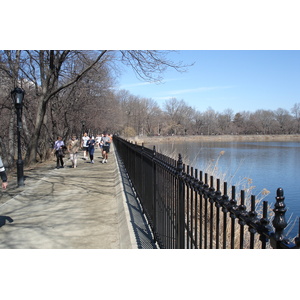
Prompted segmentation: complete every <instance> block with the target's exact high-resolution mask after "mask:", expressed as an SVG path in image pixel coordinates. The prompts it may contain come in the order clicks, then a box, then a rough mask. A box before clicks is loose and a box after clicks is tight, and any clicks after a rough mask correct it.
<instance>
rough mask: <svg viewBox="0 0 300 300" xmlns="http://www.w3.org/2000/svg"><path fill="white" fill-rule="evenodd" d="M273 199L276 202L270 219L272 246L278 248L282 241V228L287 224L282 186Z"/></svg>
mask: <svg viewBox="0 0 300 300" xmlns="http://www.w3.org/2000/svg"><path fill="white" fill-rule="evenodd" d="M275 199H276V203H275V205H274V206H275V208H274V209H273V211H274V213H275V216H274V219H273V221H272V224H273V226H274V228H275V235H274V238H275V241H276V243H275V244H273V245H272V247H273V248H276V249H278V248H281V247H280V244H281V242H283V241H284V237H283V231H284V228H285V227H286V226H287V222H286V220H285V213H286V209H285V204H284V199H285V197H284V196H283V189H282V188H278V189H277V196H276V197H275Z"/></svg>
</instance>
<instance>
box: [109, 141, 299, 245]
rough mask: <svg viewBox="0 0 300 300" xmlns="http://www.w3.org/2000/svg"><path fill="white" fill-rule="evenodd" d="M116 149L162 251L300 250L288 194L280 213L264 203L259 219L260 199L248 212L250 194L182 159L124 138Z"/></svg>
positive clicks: (280, 201)
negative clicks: (288, 216) (290, 230)
mask: <svg viewBox="0 0 300 300" xmlns="http://www.w3.org/2000/svg"><path fill="white" fill-rule="evenodd" d="M114 144H115V146H116V149H117V153H118V155H119V156H120V158H121V159H122V161H123V163H124V165H125V168H126V170H127V172H128V176H129V178H130V181H131V183H132V186H133V188H134V190H135V192H136V196H137V198H138V199H139V201H140V203H141V206H142V208H143V213H144V214H145V215H146V217H147V219H148V222H149V225H150V227H151V229H152V232H153V235H154V239H155V240H156V242H157V243H158V245H159V247H160V248H166V249H219V248H222V249H228V248H230V249H236V248H238V249H244V248H249V249H255V248H262V249H266V248H274V249H299V247H300V228H299V234H298V237H296V238H295V240H294V241H291V240H290V239H288V238H286V237H285V235H284V229H285V228H286V226H287V222H286V220H285V213H286V208H285V203H284V199H285V197H284V195H283V189H282V188H278V189H277V196H276V203H275V205H274V209H273V210H272V211H271V210H270V208H269V206H268V202H267V201H263V205H262V209H261V210H262V212H261V213H260V214H259V213H258V209H257V207H256V197H255V196H254V195H252V196H251V198H250V204H249V208H247V205H246V200H247V199H246V197H245V191H244V190H241V191H240V192H239V193H238V194H237V192H236V188H235V187H234V186H231V187H228V186H227V183H226V182H224V183H222V184H221V182H220V180H219V179H215V178H214V177H213V176H209V175H208V174H207V173H203V172H202V171H198V170H197V169H194V168H193V167H190V166H185V165H184V164H183V162H182V157H181V155H180V154H179V157H178V160H174V159H172V158H170V157H168V156H165V155H163V154H161V153H158V152H156V150H155V147H154V148H153V150H151V149H148V148H145V147H144V146H143V145H142V146H139V145H137V144H133V143H131V142H129V141H126V140H124V139H122V138H120V137H114ZM221 185H222V186H221ZM271 220H272V221H271ZM272 225H273V226H272ZM299 227H300V226H299Z"/></svg>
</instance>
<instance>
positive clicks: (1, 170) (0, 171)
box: [0, 157, 8, 190]
mask: <svg viewBox="0 0 300 300" xmlns="http://www.w3.org/2000/svg"><path fill="white" fill-rule="evenodd" d="M0 176H1V180H2V189H3V190H5V189H6V188H7V185H8V183H7V176H6V172H5V168H4V166H3V163H2V159H1V157H0Z"/></svg>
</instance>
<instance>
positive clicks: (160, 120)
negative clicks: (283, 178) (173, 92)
mask: <svg viewBox="0 0 300 300" xmlns="http://www.w3.org/2000/svg"><path fill="white" fill-rule="evenodd" d="M167 55H168V51H146V50H145V51H139V50H136V51H108V50H101V51H71V50H36V51H33V50H30V51H25V50H22V51H21V50H14V51H10V50H5V51H0V126H1V128H2V130H1V132H0V155H1V156H2V157H3V159H4V161H5V163H6V165H7V166H13V165H14V163H15V159H16V157H17V154H16V151H17V150H16V149H17V146H16V144H17V137H16V131H17V130H16V126H17V124H16V113H15V107H14V104H13V103H12V100H11V97H10V92H11V90H12V89H13V88H14V87H16V86H19V87H21V88H23V89H24V90H25V98H24V106H23V111H22V132H21V143H22V151H23V153H22V155H23V157H24V160H25V163H27V164H30V163H31V162H35V161H37V160H44V159H46V158H47V155H48V153H49V149H50V148H51V147H52V146H53V143H54V141H55V140H56V138H57V136H58V135H60V136H62V137H63V139H64V140H67V139H69V138H70V136H71V135H72V134H76V135H77V136H78V137H79V138H80V136H81V135H82V134H83V132H84V131H86V132H88V133H89V134H94V135H96V134H99V133H101V132H102V131H108V132H109V133H113V134H119V135H122V136H124V137H127V136H136V135H149V136H153V135H219V134H292V133H300V132H299V131H300V128H299V127H300V103H296V104H295V105H294V106H293V107H292V108H291V110H290V111H287V110H285V109H282V108H277V109H276V110H273V111H270V110H257V111H256V112H239V113H235V114H234V113H233V110H231V109H227V110H225V111H223V112H216V111H214V110H213V109H211V108H208V109H206V110H205V111H198V110H196V109H194V108H192V107H191V106H189V105H188V104H187V103H186V102H185V101H184V100H179V99H176V98H171V99H169V100H166V101H165V103H164V105H163V106H162V107H160V106H159V105H158V104H157V102H156V101H155V100H153V99H150V98H144V97H139V96H136V95H132V94H131V93H130V92H129V91H127V90H117V89H116V88H115V86H116V80H117V77H118V75H119V73H120V72H121V67H120V66H122V65H123V66H124V65H125V66H127V67H131V68H133V69H134V71H135V72H136V74H137V76H138V77H140V78H141V79H143V80H147V81H152V82H153V81H160V80H161V79H162V74H163V71H164V70H165V69H167V68H174V69H176V70H178V71H184V70H185V69H186V68H187V67H188V66H186V65H184V64H183V63H182V62H177V63H175V62H172V61H170V60H168V58H167ZM200 100H201V99H199V101H200ZM208 105H209V103H208Z"/></svg>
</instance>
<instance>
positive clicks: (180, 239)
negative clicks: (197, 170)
mask: <svg viewBox="0 0 300 300" xmlns="http://www.w3.org/2000/svg"><path fill="white" fill-rule="evenodd" d="M177 174H178V175H177V178H178V217H177V249H184V240H185V238H184V223H185V217H184V216H185V211H184V210H185V207H184V206H185V205H184V182H183V180H182V177H183V163H182V157H181V154H179V156H178V161H177Z"/></svg>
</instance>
